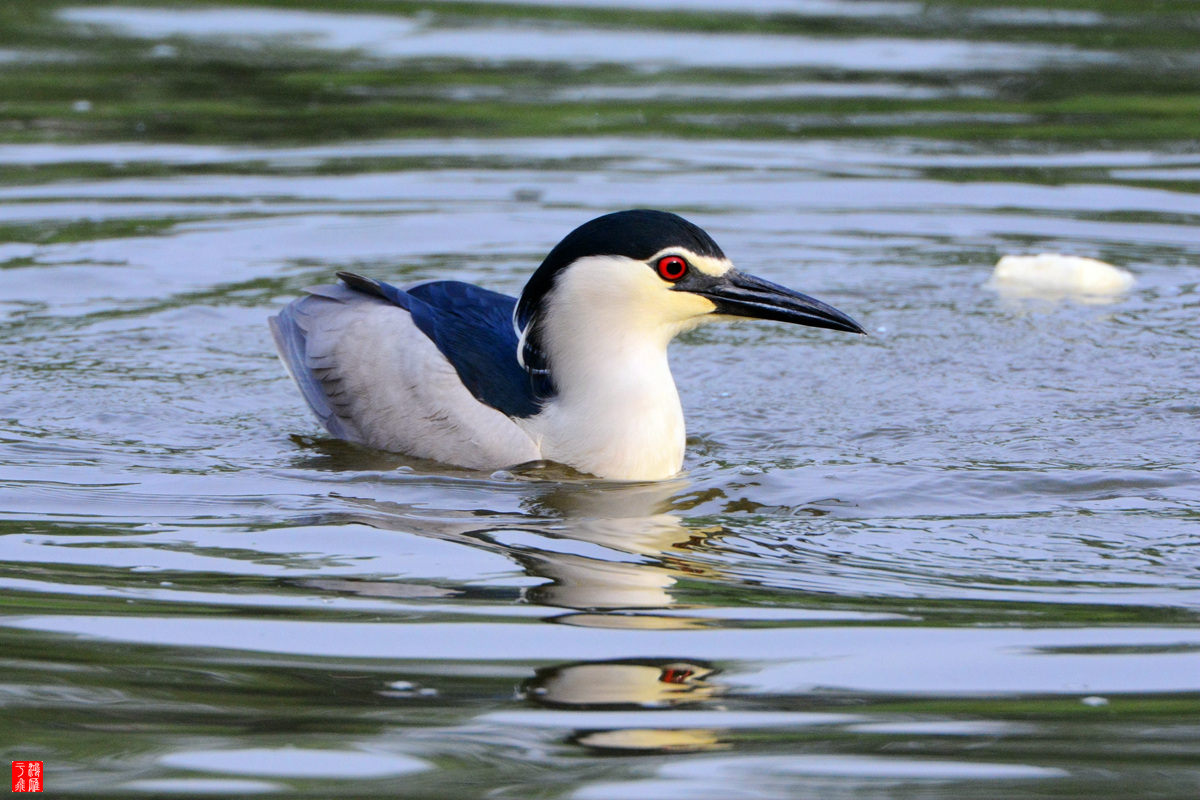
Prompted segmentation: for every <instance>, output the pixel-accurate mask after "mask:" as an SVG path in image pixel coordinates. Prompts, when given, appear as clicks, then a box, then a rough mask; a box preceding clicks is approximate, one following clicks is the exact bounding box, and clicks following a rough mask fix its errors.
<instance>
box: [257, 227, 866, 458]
mask: <svg viewBox="0 0 1200 800" xmlns="http://www.w3.org/2000/svg"><path fill="white" fill-rule="evenodd" d="M338 277H339V278H340V279H341V281H342V282H341V283H340V284H337V285H332V286H316V287H312V288H310V289H308V290H307V292H308V296H307V297H303V298H301V299H299V300H296V301H295V302H293V303H292V304H291V305H289V306H287V307H286V308H285V309H284V310H283V311H282V312H280V313H279V315H278V316H276V317H272V318H271V331H272V333H273V334H274V337H275V344H276V346H277V347H278V348H279V353H280V356H281V357H282V358H283V362H284V364H285V365H286V366H287V369H288V371H289V372H290V373H291V375H292V378H294V379H295V381H296V384H297V385H298V386H299V387H300V391H301V392H302V393H303V394H304V398H305V399H306V400H307V401H308V404H309V406H311V407H312V410H313V411H314V412H315V413H316V415H317V417H318V418H320V420H321V422H322V423H323V424H324V425H325V427H326V428H327V429H328V430H329V432H330V433H332V434H333V435H334V436H337V437H339V438H341V439H347V440H349V441H352V442H359V443H361V444H365V445H368V446H370V447H375V448H379V449H383V450H391V451H395V452H399V453H406V454H408V455H411V456H416V457H420V458H427V459H433V460H435V461H441V462H445V463H448V464H457V465H460V466H464V467H471V468H477V469H494V468H498V467H505V466H512V465H516V464H521V463H525V462H528V461H536V460H542V459H545V460H550V461H557V462H560V463H563V464H567V465H569V466H571V467H574V468H576V469H578V470H582V471H584V472H588V473H591V474H593V475H596V476H598V477H602V478H611V479H616V480H658V479H662V478H668V477H670V476H672V475H674V474H675V473H677V472H678V471H679V469H680V467H681V466H682V464H683V452H684V422H683V408H682V406H681V405H680V402H679V393H678V392H677V391H676V389H675V381H674V380H673V379H672V377H671V370H670V367H669V365H668V363H667V345H668V344H669V343H670V342H671V340H672V339H673V338H674V337H675V336H676V335H677V334H679V333H680V332H682V331H686V330H689V329H690V328H693V327H695V326H697V325H699V324H701V323H704V322H708V321H715V320H722V319H733V318H746V317H749V318H755V319H768V320H777V321H780V322H792V323H796V324H799V325H810V326H813V327H818V328H830V329H833V330H839V331H850V332H852V333H863V329H862V328H861V327H860V326H859V325H858V323H856V322H855V321H854V320H852V319H850V317H848V316H846V315H845V314H843V313H842V312H840V311H838V310H837V309H835V308H832V307H831V306H828V305H826V304H824V303H822V302H820V301H819V300H814V299H813V298H811V297H808V296H806V295H803V294H800V293H798V292H793V291H792V290H790V289H785V288H784V287H782V286H777V285H775V284H773V283H770V282H768V281H765V280H762V279H760V278H756V277H754V276H752V275H747V274H745V273H743V272H739V271H738V270H736V269H734V267H733V264H731V263H730V261H729V259H728V258H726V257H725V254H724V253H722V252H721V248H720V247H718V246H717V244H716V242H714V241H713V240H712V238H711V237H710V236H709V235H708V234H707V233H705V232H704V231H703V230H701V229H700V228H698V227H696V226H695V225H693V224H692V223H690V222H688V221H687V220H685V219H683V218H682V217H679V216H676V215H675V214H669V213H666V212H663V211H648V210H635V211H621V212H618V213H615V214H607V215H605V216H603V217H598V218H596V219H593V220H592V221H591V222H588V223H585V224H584V225H581V226H580V227H578V228H576V229H575V230H574V231H572V232H571V233H570V234H568V235H567V237H566V238H565V239H563V240H562V241H561V242H559V243H558V245H556V246H555V247H554V249H553V250H551V251H550V254H549V255H548V256H546V260H545V261H543V262H542V265H541V266H540V267H538V269H537V271H536V272H534V273H533V276H532V277H530V279H529V282H528V283H527V284H526V285H525V289H524V291H523V292H522V293H521V297H520V298H519V299H518V298H514V297H509V296H507V295H503V294H499V293H497V292H493V291H490V290H488V289H482V288H480V287H478V286H473V285H471V284H468V283H461V282H459V281H433V282H430V283H422V284H418V285H416V286H411V287H408V288H405V289H400V288H397V287H395V286H391V285H389V284H386V283H381V282H378V281H374V280H370V279H368V278H364V277H361V276H359V275H354V274H351V273H346V272H339V273H338Z"/></svg>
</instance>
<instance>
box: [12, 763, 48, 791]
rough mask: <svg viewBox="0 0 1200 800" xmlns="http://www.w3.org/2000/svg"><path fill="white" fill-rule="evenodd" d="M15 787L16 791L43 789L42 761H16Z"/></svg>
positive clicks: (14, 766) (14, 764) (14, 771)
mask: <svg viewBox="0 0 1200 800" xmlns="http://www.w3.org/2000/svg"><path fill="white" fill-rule="evenodd" d="M12 765H13V788H12V790H13V791H14V792H40V791H41V790H42V762H40V761H14V762H12Z"/></svg>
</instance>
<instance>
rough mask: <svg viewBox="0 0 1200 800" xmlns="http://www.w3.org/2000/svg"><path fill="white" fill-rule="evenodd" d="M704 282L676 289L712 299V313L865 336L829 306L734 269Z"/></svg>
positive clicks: (858, 328) (853, 322) (861, 329)
mask: <svg viewBox="0 0 1200 800" xmlns="http://www.w3.org/2000/svg"><path fill="white" fill-rule="evenodd" d="M681 283H682V282H681ZM705 283H706V284H707V285H705V286H702V287H701V286H697V287H695V288H694V289H688V288H685V287H683V286H681V287H679V288H681V289H685V291H687V290H690V291H693V292H695V293H696V294H698V295H700V296H702V297H707V298H708V299H709V300H712V301H713V302H714V303H716V305H717V310H716V311H715V312H713V313H716V314H726V315H728V316H731V317H750V318H752V319H770V320H775V321H777V322H792V323H795V324H797V325H808V326H811V327H813V328H829V329H830V330H834V331H849V332H850V333H866V331H865V330H863V327H862V326H861V325H859V324H858V323H857V322H855V321H854V320H852V319H851V318H850V317H848V316H846V315H845V314H843V313H842V312H841V311H838V310H837V309H836V308H834V307H833V306H831V305H827V304H825V303H822V302H821V301H820V300H817V299H816V298H813V297H809V296H808V295H806V294H800V293H799V292H793V291H792V290H791V289H788V288H786V287H784V286H780V285H778V284H775V283H771V282H770V281H764V280H763V279H762V278H756V277H754V276H753V275H747V274H746V273H744V272H738V271H737V270H736V269H731V270H729V272H726V273H725V274H724V275H722V276H720V277H719V278H710V279H709V280H708V281H705Z"/></svg>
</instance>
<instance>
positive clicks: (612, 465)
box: [530, 304, 685, 480]
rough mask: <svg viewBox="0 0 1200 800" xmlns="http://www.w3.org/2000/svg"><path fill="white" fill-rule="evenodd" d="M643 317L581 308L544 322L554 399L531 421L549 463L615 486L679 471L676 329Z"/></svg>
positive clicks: (680, 430) (681, 438)
mask: <svg viewBox="0 0 1200 800" xmlns="http://www.w3.org/2000/svg"><path fill="white" fill-rule="evenodd" d="M644 319H645V317H642V318H641V319H639V318H638V314H637V310H636V309H630V310H629V313H625V314H614V313H613V312H612V311H611V309H610V310H607V311H606V310H605V309H603V308H595V307H591V308H589V307H588V306H587V304H581V305H580V306H578V307H576V308H574V309H572V313H570V314H565V313H563V314H558V315H556V316H555V317H552V318H550V319H548V320H546V321H545V323H544V324H546V325H547V329H546V330H545V331H544V333H545V335H544V337H543V341H544V342H545V344H546V349H547V355H548V356H549V363H550V368H551V375H552V378H553V381H554V385H555V388H556V389H557V394H556V395H555V397H554V398H553V400H551V401H550V403H549V404H547V406H546V408H545V409H544V410H543V411H542V412H541V413H540V414H538V415H537V416H536V417H533V418H531V419H530V422H531V423H532V424H533V428H534V429H533V430H531V432H532V433H534V434H535V435H536V436H539V437H540V446H541V452H542V456H543V457H544V458H547V459H550V460H553V461H559V462H562V463H565V464H569V465H571V466H573V467H575V468H577V469H580V470H583V471H585V472H590V473H592V474H593V475H598V476H600V477H602V478H611V479H616V480H660V479H662V478H667V477H670V476H671V475H674V474H675V473H677V472H678V471H679V469H680V468H681V467H682V465H683V452H684V443H685V429H684V421H683V408H682V406H681V405H680V402H679V392H678V391H677V390H676V389H675V381H674V379H673V378H672V377H671V368H670V365H669V363H668V361H667V345H668V344H669V343H670V341H671V339H672V338H673V337H674V335H675V333H676V330H677V329H675V328H665V327H663V326H662V325H647V324H646V323H645V322H644V321H642V320H644ZM556 323H557V329H556ZM580 331H586V332H587V335H580V334H579V332H580Z"/></svg>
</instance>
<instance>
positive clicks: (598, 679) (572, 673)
mask: <svg viewBox="0 0 1200 800" xmlns="http://www.w3.org/2000/svg"><path fill="white" fill-rule="evenodd" d="M716 674H717V670H716V669H714V668H713V667H712V666H710V665H708V664H701V663H697V662H687V661H666V660H653V659H646V660H642V659H639V660H628V661H607V662H583V663H578V664H563V665H559V666H554V667H547V668H544V669H539V670H538V671H537V673H536V675H535V676H534V677H533V678H531V679H530V680H529V681H527V682H526V683H525V684H524V685H523V686H522V687H521V691H520V694H521V696H522V697H524V698H526V699H528V700H530V701H531V702H533V703H536V704H537V705H540V706H545V707H548V708H557V709H572V710H577V711H610V710H619V709H626V710H627V709H641V710H644V709H671V708H678V707H681V706H688V705H695V704H698V703H704V702H705V701H709V700H712V699H713V698H716V697H718V696H719V695H720V694H721V693H722V692H723V691H724V687H723V686H721V685H720V684H718V683H715V682H713V681H711V680H710V678H712V677H713V676H714V675H716ZM571 740H572V741H573V742H574V743H576V744H578V745H582V746H584V747H589V748H592V749H599V750H614V751H628V752H695V751H698V750H714V749H718V748H722V747H725V745H724V744H723V743H722V741H721V740H720V738H719V735H718V732H717V731H715V730H711V729H707V728H673V727H667V728H655V727H653V726H645V727H607V728H606V727H598V728H597V729H595V730H578V731H576V732H575V734H574V735H573V736H572V737H571Z"/></svg>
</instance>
